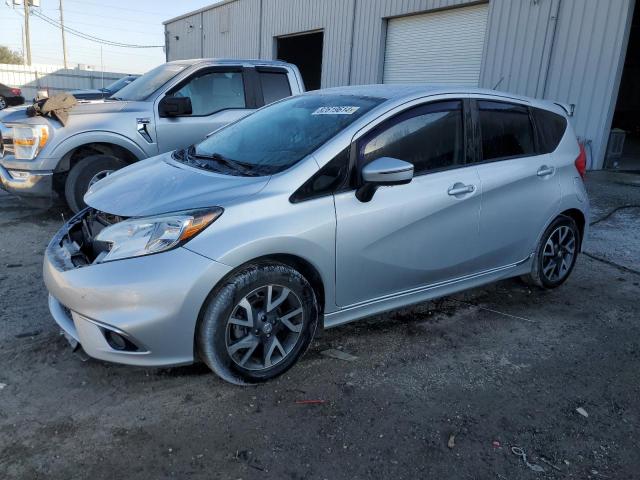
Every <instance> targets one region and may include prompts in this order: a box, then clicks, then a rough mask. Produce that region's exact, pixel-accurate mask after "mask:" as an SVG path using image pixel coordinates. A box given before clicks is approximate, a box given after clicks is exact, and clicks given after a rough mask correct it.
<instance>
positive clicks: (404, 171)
mask: <svg viewBox="0 0 640 480" xmlns="http://www.w3.org/2000/svg"><path fill="white" fill-rule="evenodd" d="M412 178H413V165H412V164H411V163H409V162H405V161H404V160H398V159H397V158H391V157H381V158H378V159H376V160H374V161H373V162H371V163H369V164H367V165H365V166H364V167H363V168H362V181H363V184H362V186H361V187H360V188H359V189H358V190H357V191H356V197H357V198H358V200H360V201H361V202H368V201H370V200H371V199H372V198H373V194H374V193H376V190H377V189H378V187H379V186H381V185H404V184H405V183H409V182H411V179H412Z"/></svg>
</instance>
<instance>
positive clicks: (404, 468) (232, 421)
mask: <svg viewBox="0 0 640 480" xmlns="http://www.w3.org/2000/svg"><path fill="white" fill-rule="evenodd" d="M639 180H640V176H631V175H622V174H615V175H612V174H606V173H601V172H597V173H593V174H591V175H590V177H589V181H588V188H589V190H590V193H591V198H592V202H593V204H594V219H597V218H600V217H601V216H603V215H605V214H606V213H607V212H609V211H611V209H613V208H615V207H618V206H622V205H631V204H640V181H639ZM61 214H64V215H68V213H66V212H64V211H63V210H60V209H51V210H48V211H45V210H38V209H31V208H28V207H25V206H23V205H22V204H21V203H20V202H19V201H18V200H16V199H14V198H13V197H10V196H8V195H3V194H0V232H1V233H0V266H1V267H3V268H0V312H1V313H0V327H1V328H0V365H1V368H0V479H2V480H5V479H14V478H16V479H40V478H47V479H48V478H52V479H85V478H91V479H111V478H132V479H152V478H153V479H161V478H187V477H188V478H195V479H199V478H203V479H204V478H206V479H214V478H220V479H235V478H243V479H250V478H287V479H302V478H305V479H306V478H314V479H315V478H318V479H339V478H348V479H358V478H362V479H364V478H391V477H392V478H394V479H402V478H455V479H492V478H493V479H502V480H505V479H508V480H511V479H534V478H540V479H542V478H558V479H560V478H575V479H585V478H593V479H601V478H610V479H631V478H638V471H640V454H638V451H639V447H640V445H639V443H640V442H639V441H638V438H639V436H640V423H639V422H640V402H638V398H639V397H640V324H639V323H638V319H639V317H640V315H639V314H640V303H639V302H638V294H639V292H640V283H639V282H640V265H639V264H638V262H639V260H638V259H639V258H640V255H638V252H639V251H640V248H639V247H638V231H640V229H639V224H638V219H639V218H640V210H639V209H634V208H626V209H623V210H619V211H617V212H615V213H614V214H612V215H611V216H610V217H608V218H607V219H605V220H603V221H600V222H599V223H597V224H596V225H595V226H594V227H593V229H592V233H591V238H590V239H589V243H588V244H587V251H588V252H589V255H590V256H587V255H582V256H581V257H580V258H579V260H578V263H577V266H576V269H575V271H574V273H573V276H572V277H571V279H570V280H569V281H568V283H567V284H565V285H564V286H563V287H561V288H560V289H557V290H554V291H540V290H537V289H529V288H528V287H526V286H524V285H523V284H522V283H520V282H519V281H517V280H507V281H503V282H499V283H497V284H494V285H491V286H488V287H485V288H481V289H476V290H473V291H470V292H467V293H465V294H462V295H456V296H454V297H448V298H446V299H442V300H440V301H437V302H431V303H427V304H424V305H420V306H418V307H415V308H412V309H406V310H401V311H396V312H392V313H390V314H385V315H382V316H379V317H374V318H370V319H367V320H365V321H362V322H359V323H356V324H351V325H347V326H344V327H339V328H336V329H333V330H329V331H324V332H320V334H319V335H318V336H317V337H316V341H315V342H314V345H313V346H312V348H311V349H310V351H309V352H308V353H307V355H306V356H305V357H304V358H303V359H302V361H301V362H300V363H299V364H298V365H297V366H296V367H294V368H293V369H292V370H291V371H290V372H289V373H288V374H287V375H285V376H283V377H281V378H279V379H277V380H276V381H273V382H270V383H268V384H265V385H261V386H258V387H249V388H240V387H235V386H232V385H229V384H225V383H223V382H221V381H220V380H218V379H217V377H215V376H214V375H213V374H210V373H209V372H208V371H207V370H206V369H205V368H204V367H203V366H201V365H195V366H191V367H182V368H175V369H163V370H159V369H143V368H133V367H125V366H118V365H111V364H105V363H102V362H98V361H93V360H89V361H86V362H83V361H82V360H81V359H80V358H79V357H78V356H77V355H76V354H73V353H72V352H71V351H70V350H69V348H68V347H67V344H66V342H65V340H64V339H63V338H61V337H60V336H59V334H58V329H57V328H56V327H55V324H54V323H53V320H52V319H51V318H50V316H49V313H48V310H47V306H46V293H45V288H44V285H43V283H42V278H41V261H42V252H43V250H44V247H45V245H46V243H47V241H48V239H49V238H50V236H51V235H52V234H53V233H54V232H55V230H56V229H57V228H58V227H59V226H60V223H61V221H62V220H61ZM328 348H338V349H343V350H344V351H345V352H348V353H350V354H352V355H355V356H356V357H357V359H355V360H353V361H345V360H338V359H333V358H327V357H325V356H323V355H321V354H320V352H322V351H323V350H326V349H328ZM305 400H317V401H319V402H317V403H311V404H309V403H299V402H301V401H305ZM578 407H582V408H583V409H584V410H585V411H586V413H587V414H588V417H584V416H582V415H580V414H579V413H578V412H576V408H578ZM452 436H453V441H452V442H451V438H452ZM448 443H449V444H450V446H451V447H452V448H449V446H448ZM512 446H519V447H521V448H522V449H523V450H524V451H525V452H526V454H527V455H528V460H529V462H530V463H532V464H536V465H539V466H541V467H543V468H544V472H535V471H533V470H531V469H530V468H528V467H527V466H526V465H525V463H524V462H523V461H522V459H521V458H519V457H517V456H515V455H514V454H512V452H511V447H512ZM550 464H553V465H554V466H555V467H556V468H554V467H552V466H550Z"/></svg>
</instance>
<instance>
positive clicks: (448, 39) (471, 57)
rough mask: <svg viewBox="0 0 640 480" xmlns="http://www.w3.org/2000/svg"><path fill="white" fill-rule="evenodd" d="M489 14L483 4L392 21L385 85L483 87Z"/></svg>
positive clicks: (393, 19)
mask: <svg viewBox="0 0 640 480" xmlns="http://www.w3.org/2000/svg"><path fill="white" fill-rule="evenodd" d="M488 12H489V5H488V4H481V5H474V6H472V7H463V8H454V9H451V10H444V11H441V12H433V13H426V14H420V15H412V16H409V17H402V18H392V19H390V20H389V23H388V25H387V41H386V48H385V59H384V77H383V81H384V83H437V84H449V85H469V86H477V85H478V79H479V78H480V66H481V63H482V49H483V46H484V37H485V32H486V30H487V16H488Z"/></svg>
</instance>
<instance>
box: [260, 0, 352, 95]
mask: <svg viewBox="0 0 640 480" xmlns="http://www.w3.org/2000/svg"><path fill="white" fill-rule="evenodd" d="M354 1H355V0H322V1H318V0H263V4H262V14H263V21H262V57H263V58H275V54H276V51H275V47H276V41H275V40H274V37H278V36H281V35H288V34H292V33H300V32H307V31H311V30H323V32H324V38H323V42H324V43H323V47H322V50H323V51H322V59H323V63H322V76H321V83H322V86H323V87H333V86H337V85H346V84H348V83H349V63H350V61H351V55H350V52H351V49H350V47H349V46H350V44H351V33H352V28H353V6H354Z"/></svg>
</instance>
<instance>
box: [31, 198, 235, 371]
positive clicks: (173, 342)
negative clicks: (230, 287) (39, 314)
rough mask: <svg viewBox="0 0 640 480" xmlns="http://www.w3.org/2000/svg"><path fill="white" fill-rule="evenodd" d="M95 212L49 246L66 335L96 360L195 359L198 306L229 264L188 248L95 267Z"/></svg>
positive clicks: (54, 294) (49, 272) (48, 280)
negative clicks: (89, 224) (90, 221)
mask: <svg viewBox="0 0 640 480" xmlns="http://www.w3.org/2000/svg"><path fill="white" fill-rule="evenodd" d="M94 213H95V212H94V211H91V210H89V209H87V210H84V211H83V212H80V213H79V214H78V215H76V216H75V217H73V218H72V219H71V220H69V222H67V223H66V224H65V225H64V226H63V228H62V229H61V230H60V231H59V232H58V233H57V234H56V235H55V237H54V238H53V239H52V241H51V243H50V244H49V246H48V247H47V250H46V254H45V258H44V266H43V275H44V281H45V284H46V286H47V289H48V290H49V309H50V311H51V314H52V316H53V318H54V320H55V321H56V323H57V324H58V325H59V326H60V327H61V328H62V330H63V331H64V332H65V333H66V336H67V338H69V337H70V339H71V340H72V344H73V340H75V341H77V342H78V343H79V344H80V345H82V348H83V349H84V351H85V352H86V353H87V355H89V356H90V357H93V358H97V359H100V360H106V361H111V362H117V363H125V364H130V365H142V366H170V365H181V364H187V363H192V362H193V361H194V333H195V328H196V323H197V319H198V316H199V314H200V309H201V307H202V305H203V304H204V302H205V300H206V298H207V296H208V295H209V293H210V292H211V290H212V289H213V288H214V287H215V285H216V284H217V283H218V282H219V281H220V280H221V279H222V278H223V277H224V276H225V275H226V274H227V273H229V271H230V270H231V267H228V266H226V265H223V264H221V263H218V262H215V261H213V260H210V259H208V258H205V257H203V256H201V255H198V254H196V253H193V252H191V251H189V250H186V249H184V248H176V249H174V250H170V251H166V252H162V253H158V254H155V255H148V256H143V257H136V258H130V259H124V260H116V261H112V262H105V263H92V262H93V260H94V259H93V258H92V249H93V247H92V245H90V244H91V237H90V233H89V232H87V231H86V230H87V219H88V218H89V217H90V216H91V215H92V214H94Z"/></svg>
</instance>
